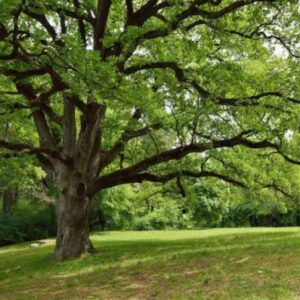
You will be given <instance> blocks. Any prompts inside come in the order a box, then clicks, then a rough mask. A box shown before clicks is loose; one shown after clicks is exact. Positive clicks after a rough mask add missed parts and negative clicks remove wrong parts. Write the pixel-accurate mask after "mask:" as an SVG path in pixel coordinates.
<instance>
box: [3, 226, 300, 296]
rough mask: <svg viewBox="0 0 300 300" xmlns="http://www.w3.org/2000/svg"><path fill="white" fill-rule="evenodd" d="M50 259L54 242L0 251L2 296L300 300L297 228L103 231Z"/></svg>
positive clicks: (299, 244) (299, 239)
mask: <svg viewBox="0 0 300 300" xmlns="http://www.w3.org/2000/svg"><path fill="white" fill-rule="evenodd" d="M92 239H93V241H94V244H95V246H96V247H97V248H98V250H99V253H97V254H95V255H92V256H84V257H82V258H80V259H77V260H72V261H67V262H63V263H53V262H51V260H50V257H51V252H52V250H53V245H54V241H53V240H48V241H47V243H46V244H45V245H43V246H41V247H39V248H30V243H25V244H20V245H16V246H10V247H3V248H0V299H1V300H2V299H9V300H11V299H143V300H144V299H164V300H165V299H284V300H286V299H300V228H277V229H271V228H269V229H268V228H259V229H257V228H247V229H246V228H241V229H212V230H198V231H196V230H193V231H152V232H106V233H95V234H94V235H93V236H92Z"/></svg>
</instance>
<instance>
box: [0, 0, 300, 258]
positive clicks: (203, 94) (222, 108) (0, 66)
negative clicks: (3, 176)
mask: <svg viewBox="0 0 300 300" xmlns="http://www.w3.org/2000/svg"><path fill="white" fill-rule="evenodd" d="M1 8H2V9H1V12H0V20H1V23H0V74H1V77H0V80H1V86H2V88H3V90H2V91H1V94H2V95H3V96H4V100H2V102H3V103H2V104H3V105H2V104H1V105H2V106H1V111H2V112H1V114H4V115H6V116H7V115H9V116H10V118H11V119H13V117H14V115H15V114H16V113H18V111H20V110H21V111H25V112H26V114H29V115H30V120H29V119H27V118H24V119H23V120H24V122H25V123H26V124H29V126H31V127H32V132H34V131H35V132H37V134H38V136H39V142H38V143H34V144H29V143H26V139H22V140H15V141H13V140H11V141H9V142H8V141H5V140H1V141H0V146H1V147H2V148H4V149H6V150H5V151H8V152H9V153H10V152H13V153H14V152H23V153H26V154H28V155H34V156H36V158H37V159H38V161H39V162H40V164H41V165H42V166H43V167H44V168H46V169H47V170H51V171H52V172H54V173H55V178H56V184H57V187H58V190H59V197H58V199H57V203H56V214H57V222H58V224H57V225H58V232H57V240H56V248H55V253H54V257H55V258H56V259H57V260H61V259H65V258H71V257H76V256H79V255H80V254H82V253H84V252H92V251H93V250H94V249H93V246H92V244H91V242H90V240H89V222H88V216H89V210H90V203H91V201H92V199H93V197H94V196H95V195H96V194H97V193H99V192H101V191H102V190H104V189H107V188H111V187H114V186H117V185H120V184H126V183H135V182H143V181H151V182H162V183H164V182H167V181H170V180H175V181H176V182H177V185H178V187H179V188H180V189H181V190H182V185H181V182H180V178H181V177H182V176H189V177H193V178H201V177H210V176H212V177H215V178H218V179H221V180H224V181H226V182H228V183H231V184H234V185H238V186H243V185H244V184H243V182H241V180H240V179H239V178H237V177H236V176H234V174H232V176H228V174H220V173H217V172H215V171H214V170H209V171H208V170H205V168H203V164H202V163H201V162H203V161H204V160H205V157H206V154H207V153H209V152H210V151H224V149H226V148H231V147H238V146H243V147H249V148H252V149H261V148H271V149H273V151H276V152H278V153H279V154H280V155H283V156H284V157H285V158H286V159H287V160H289V161H291V162H296V161H295V159H293V158H291V156H290V155H291V154H292V153H284V152H283V150H284V144H285V142H286V140H285V139H284V134H285V133H286V132H287V130H288V129H291V128H296V124H297V122H296V116H297V112H298V109H297V107H295V106H296V105H297V104H298V102H299V100H297V95H299V86H297V78H298V76H299V71H297V64H296V63H297V62H296V60H297V59H298V58H299V56H298V52H297V51H298V46H299V45H298V44H297V42H298V41H299V38H298V39H297V37H299V23H298V21H297V9H298V8H297V1H295V0H294V1H292V0H291V1H276V0H235V1H231V0H230V1H229V0H224V1H222V0H190V1H173V0H148V1H143V0H139V1H138V0H137V1H132V0H124V1H121V0H120V1H111V0H99V1H98V2H97V3H95V2H94V1H93V0H81V1H80V0H73V1H57V0H56V1H53V0H43V1H33V0H13V1H6V2H5V3H2V4H1ZM276 45H277V46H276ZM274 47H275V49H274ZM276 49H277V52H278V51H279V50H280V51H281V52H283V54H282V55H280V56H278V55H276V53H277V52H276ZM278 49H279V50H278ZM274 53H275V54H274ZM297 72H298V73H297ZM29 112H30V113H29ZM4 153H6V152H4ZM191 158H193V159H192V160H191ZM195 162H196V163H197V165H195ZM198 162H199V164H198ZM182 192H183V191H182Z"/></svg>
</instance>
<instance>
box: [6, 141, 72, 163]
mask: <svg viewBox="0 0 300 300" xmlns="http://www.w3.org/2000/svg"><path fill="white" fill-rule="evenodd" d="M0 148H4V149H7V150H11V151H16V152H20V153H23V154H31V155H43V154H47V155H48V156H49V157H51V158H53V159H58V160H60V161H62V162H64V163H71V159H70V158H69V157H67V156H66V155H64V154H63V153H62V152H60V151H57V150H52V149H50V148H46V147H33V146H30V145H26V144H21V143H10V142H7V141H5V140H0Z"/></svg>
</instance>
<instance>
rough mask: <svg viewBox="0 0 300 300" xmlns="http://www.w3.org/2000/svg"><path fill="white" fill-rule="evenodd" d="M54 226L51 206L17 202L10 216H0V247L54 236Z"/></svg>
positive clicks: (24, 201)
mask: <svg viewBox="0 0 300 300" xmlns="http://www.w3.org/2000/svg"><path fill="white" fill-rule="evenodd" d="M55 226H56V225H55V218H54V208H53V206H52V205H50V204H43V203H36V202H33V201H27V200H19V203H18V205H17V206H16V207H15V208H14V210H13V212H12V214H11V215H8V216H6V215H3V214H0V246H4V245H9V244H15V243H20V242H25V241H32V240H39V239H44V238H47V237H49V236H54V235H55V232H56V227H55Z"/></svg>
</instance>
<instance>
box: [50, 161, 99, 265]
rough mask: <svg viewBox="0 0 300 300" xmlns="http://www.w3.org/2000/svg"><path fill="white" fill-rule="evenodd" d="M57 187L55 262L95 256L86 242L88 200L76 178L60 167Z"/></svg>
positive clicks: (77, 177) (76, 175) (72, 172)
mask: <svg viewBox="0 0 300 300" xmlns="http://www.w3.org/2000/svg"><path fill="white" fill-rule="evenodd" d="M57 175H58V176H57V183H58V186H59V190H60V195H59V198H58V199H57V202H56V218H57V236H56V247H55V250H54V259H55V260H58V261H60V260H64V259H69V258H75V257H79V256H80V255H81V254H84V253H92V252H95V249H94V247H93V245H92V243H91V241H90V239H89V216H90V199H89V198H88V197H87V196H86V185H85V183H84V180H83V179H82V177H81V176H79V175H80V174H78V173H77V174H76V172H75V173H74V170H73V169H69V168H68V167H66V166H64V165H61V166H60V167H58V174H57Z"/></svg>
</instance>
